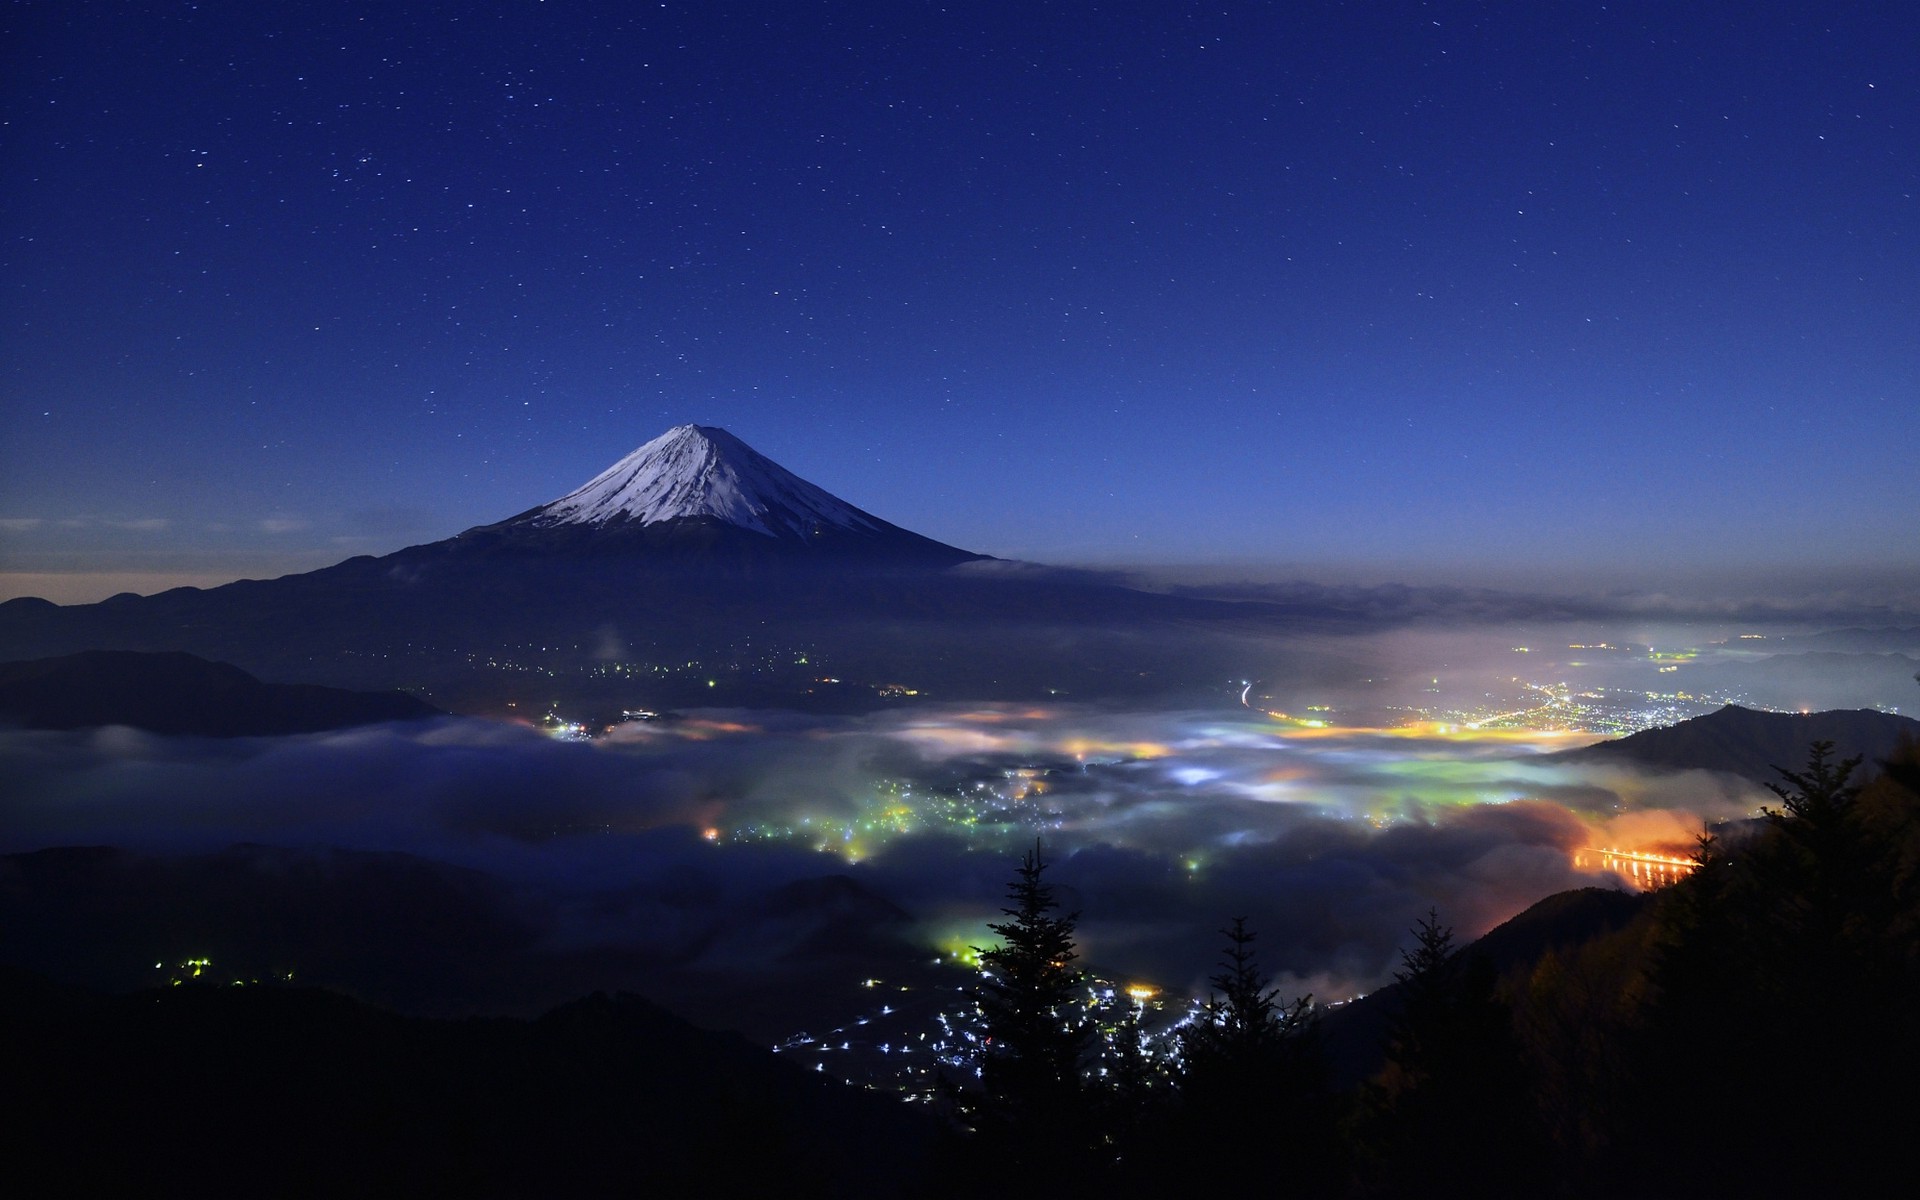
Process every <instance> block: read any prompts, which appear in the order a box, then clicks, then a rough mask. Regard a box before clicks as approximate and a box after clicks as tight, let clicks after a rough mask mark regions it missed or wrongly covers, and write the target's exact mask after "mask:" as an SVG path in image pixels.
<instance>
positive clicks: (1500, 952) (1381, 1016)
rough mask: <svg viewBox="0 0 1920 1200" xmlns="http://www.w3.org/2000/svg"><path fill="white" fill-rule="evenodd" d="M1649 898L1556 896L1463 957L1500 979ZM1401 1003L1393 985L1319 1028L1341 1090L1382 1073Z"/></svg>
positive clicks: (1626, 916) (1588, 891)
mask: <svg viewBox="0 0 1920 1200" xmlns="http://www.w3.org/2000/svg"><path fill="white" fill-rule="evenodd" d="M1651 895H1652V893H1646V892H1621V891H1614V890H1611V889H1608V888H1576V889H1574V890H1572V891H1566V892H1556V893H1554V894H1553V895H1551V896H1548V897H1546V898H1545V899H1543V900H1541V901H1539V902H1538V903H1535V904H1533V905H1531V906H1529V907H1528V908H1527V909H1526V910H1525V911H1523V912H1521V913H1519V914H1518V915H1516V916H1514V917H1511V918H1509V919H1508V920H1506V921H1503V922H1501V923H1500V924H1499V925H1496V926H1495V927H1494V928H1492V929H1490V930H1488V931H1487V932H1486V934H1485V935H1483V936H1482V937H1480V938H1478V939H1477V940H1475V941H1473V942H1471V943H1468V944H1467V945H1465V946H1464V947H1463V948H1462V949H1461V953H1462V954H1463V955H1465V956H1468V957H1472V956H1484V957H1485V958H1486V959H1487V961H1488V962H1489V963H1490V964H1491V965H1492V967H1493V970H1494V973H1495V974H1496V975H1508V974H1510V973H1512V972H1514V971H1517V970H1521V969H1524V968H1528V967H1531V966H1532V965H1533V964H1534V963H1536V962H1538V961H1539V960H1540V958H1541V957H1542V956H1543V955H1545V954H1546V953H1547V952H1548V951H1549V950H1562V951H1564V950H1567V949H1570V948H1573V947H1577V946H1581V945H1584V944H1586V943H1588V942H1591V941H1593V940H1594V939H1596V938H1599V937H1601V936H1603V935H1605V934H1608V933H1611V932H1613V931H1614V930H1616V929H1620V928H1622V927H1623V926H1625V925H1626V924H1627V923H1628V922H1629V921H1631V920H1633V919H1634V918H1635V917H1636V916H1638V915H1639V914H1640V913H1641V912H1643V911H1644V910H1645V908H1646V906H1647V904H1648V903H1649V898H1650V896H1651ZM1456 945H1458V943H1456ZM1401 1004H1402V999H1401V988H1400V985H1399V984H1397V983H1393V984H1388V985H1387V986H1386V987H1383V988H1381V989H1379V990H1378V991H1374V992H1369V993H1368V994H1366V995H1365V996H1362V997H1361V998H1359V999H1358V1000H1354V1001H1352V1002H1351V1003H1348V1004H1343V1005H1341V1006H1340V1007H1339V1008H1336V1009H1333V1010H1331V1011H1330V1012H1328V1013H1327V1014H1326V1017H1325V1018H1324V1019H1323V1021H1322V1022H1321V1028H1322V1032H1323V1033H1324V1035H1325V1037H1326V1044H1327V1052H1328V1056H1329V1058H1330V1059H1331V1061H1332V1065H1333V1073H1334V1077H1335V1080H1336V1081H1337V1083H1338V1084H1339V1085H1340V1086H1342V1087H1350V1086H1353V1085H1355V1084H1357V1083H1359V1082H1360V1081H1361V1080H1363V1079H1365V1078H1367V1077H1368V1076H1370V1075H1372V1074H1373V1073H1374V1072H1376V1071H1378V1070H1379V1069H1380V1067H1381V1065H1382V1064H1383V1063H1384V1062H1385V1053H1386V1044H1387V1030H1388V1028H1389V1027H1390V1026H1391V1025H1392V1023H1393V1018H1394V1014H1395V1013H1397V1012H1399V1011H1400V1008H1401Z"/></svg>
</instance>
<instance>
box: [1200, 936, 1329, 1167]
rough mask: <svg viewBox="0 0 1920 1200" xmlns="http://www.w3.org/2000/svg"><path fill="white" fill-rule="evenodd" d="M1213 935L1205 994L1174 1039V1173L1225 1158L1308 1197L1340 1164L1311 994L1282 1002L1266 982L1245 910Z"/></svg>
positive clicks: (1209, 1164)
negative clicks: (1218, 941)
mask: <svg viewBox="0 0 1920 1200" xmlns="http://www.w3.org/2000/svg"><path fill="white" fill-rule="evenodd" d="M1220 933H1221V936H1223V937H1225V938H1226V939H1227V945H1226V947H1225V949H1224V950H1223V951H1222V955H1223V958H1222V961H1221V962H1220V964H1219V966H1220V969H1219V971H1218V973H1216V974H1215V975H1214V976H1213V977H1212V978H1211V979H1210V980H1209V981H1208V982H1209V983H1211V984H1212V986H1213V989H1214V991H1213V994H1212V995H1211V996H1209V997H1208V1000H1207V1002H1206V1004H1205V1005H1204V1006H1203V1008H1202V1010H1201V1012H1200V1014H1199V1017H1198V1018H1197V1019H1196V1020H1195V1021H1194V1022H1193V1023H1192V1024H1190V1025H1188V1026H1186V1028H1184V1029H1183V1030H1182V1031H1181V1037H1180V1058H1181V1071H1180V1079H1179V1084H1180V1101H1181V1112H1180V1120H1179V1143H1180V1144H1181V1146H1182V1147H1183V1148H1184V1154H1182V1155H1180V1156H1178V1157H1179V1158H1180V1159H1184V1160H1185V1164H1186V1169H1185V1171H1184V1172H1181V1174H1184V1175H1185V1176H1186V1177H1187V1178H1191V1177H1192V1176H1193V1174H1194V1173H1196V1172H1202V1171H1205V1170H1207V1169H1210V1168H1212V1167H1214V1166H1215V1165H1216V1164H1217V1163H1219V1162H1221V1161H1224V1160H1229V1159H1231V1160H1233V1161H1235V1162H1237V1163H1238V1164H1239V1165H1240V1166H1241V1167H1242V1168H1243V1169H1245V1170H1247V1171H1249V1172H1252V1173H1255V1174H1262V1175H1280V1174H1284V1175H1285V1176H1286V1177H1287V1178H1288V1179H1289V1180H1290V1181H1292V1182H1293V1184H1294V1185H1295V1187H1296V1188H1297V1189H1298V1190H1299V1191H1301V1192H1303V1193H1305V1194H1308V1195H1316V1194H1321V1193H1323V1192H1325V1191H1328V1190H1331V1188H1332V1186H1333V1181H1334V1179H1335V1178H1337V1177H1338V1175H1339V1173H1340V1171H1341V1168H1342V1161H1341V1160H1342V1155H1341V1145H1340V1137H1339V1130H1338V1127H1337V1115H1338V1114H1337V1110H1336V1105H1335V1101H1334V1096H1333V1092H1332V1088H1331V1084H1330V1081H1329V1071H1328V1068H1327V1063H1326V1055H1325V1053H1324V1048H1323V1046H1322V1045H1321V1042H1320V1039H1319V1029H1318V1022H1317V1014H1316V1012H1315V1010H1314V1008H1313V1003H1312V998H1311V997H1308V996H1302V997H1300V998H1298V999H1296V1000H1292V1001H1288V1002H1282V1001H1281V1000H1280V999H1279V995H1280V992H1279V989H1278V988H1270V987H1268V986H1267V977H1266V975H1265V973H1264V972H1262V971H1261V969H1260V966H1259V963H1258V961H1257V959H1256V956H1255V954H1254V950H1253V943H1254V938H1255V934H1254V933H1253V931H1252V930H1250V929H1248V928H1247V923H1246V920H1245V918H1242V917H1235V918H1233V920H1232V921H1231V922H1230V923H1229V924H1228V926H1227V928H1225V929H1223V930H1221V931H1220Z"/></svg>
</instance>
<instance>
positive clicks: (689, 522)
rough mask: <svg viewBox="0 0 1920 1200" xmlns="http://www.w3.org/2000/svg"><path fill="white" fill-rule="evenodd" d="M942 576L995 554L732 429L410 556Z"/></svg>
mask: <svg viewBox="0 0 1920 1200" xmlns="http://www.w3.org/2000/svg"><path fill="white" fill-rule="evenodd" d="M434 552H438V553H441V554H446V553H453V554H472V553H476V552H478V553H493V554H498V553H527V552H533V553H539V554H548V555H555V554H576V553H587V554H591V555H594V556H607V555H623V556H636V555H639V556H649V557H654V558H662V557H664V558H687V557H690V556H692V557H704V558H709V559H712V558H716V557H717V558H721V559H733V560H737V559H740V558H742V557H750V558H753V559H757V560H762V561H765V560H771V559H784V560H786V561H787V562H788V563H789V564H800V563H806V562H809V561H814V562H822V561H824V562H833V563H836V564H838V563H846V562H855V563H862V564H866V565H888V566H933V567H944V566H951V565H953V564H955V563H962V562H968V561H971V560H974V559H980V558H984V557H986V556H985V555H980V554H974V553H972V552H970V551H966V550H961V549H959V548H957V547H954V546H949V545H946V544H945V543H943V542H936V541H934V540H933V539H932V538H928V537H922V536H921V535H920V534H917V533H914V532H912V531H911V530H906V529H902V528H900V527H899V526H898V525H893V524H890V523H888V522H886V521H883V520H881V519H880V518H879V517H876V516H874V515H873V514H872V513H869V512H865V511H863V510H861V509H858V508H855V507H854V506H853V505H851V504H848V503H847V502H846V501H844V500H842V499H840V498H839V497H838V496H835V495H833V494H832V493H831V492H828V491H826V490H825V489H824V488H820V487H817V486H815V485H814V484H811V483H808V482H807V481H806V480H804V479H802V478H800V477H799V476H798V475H795V474H794V473H793V472H791V471H789V470H787V469H786V468H785V467H783V466H781V465H780V464H779V463H776V462H774V461H773V460H772V459H770V458H768V457H766V456H765V455H763V454H761V453H759V452H758V451H756V450H754V449H753V447H751V446H749V445H747V444H746V443H745V442H743V441H741V440H740V439H739V438H737V437H735V436H733V435H732V434H731V433H728V432H727V431H726V430H724V429H715V428H711V427H708V426H700V425H681V426H678V427H676V428H674V429H669V430H668V431H667V432H666V433H663V434H661V435H660V436H659V437H657V438H655V439H653V440H652V441H650V442H648V443H647V444H646V445H644V446H641V447H640V448H639V449H638V450H635V451H634V452H633V453H631V454H629V455H627V456H626V457H625V458H622V459H621V460H620V461H619V462H616V463H614V464H613V465H612V466H611V467H608V468H607V469H606V470H605V471H602V472H601V473H600V474H598V475H596V476H594V477H593V478H592V479H590V480H588V481H587V482H586V483H585V484H583V485H581V486H580V487H578V488H576V489H574V490H573V491H571V492H569V493H567V494H566V495H565V496H562V497H560V498H559V499H558V500H554V501H552V502H550V503H547V504H542V505H540V506H538V507H536V508H531V509H528V510H527V511H526V512H523V513H520V514H518V515H517V516H513V517H509V518H507V519H506V520H504V521H499V522H495V523H494V524H492V525H482V526H479V527H477V528H474V529H469V530H467V531H466V532H465V533H462V534H460V535H459V536H458V537H456V538H452V539H450V540H449V541H446V542H440V543H434V544H433V545H431V546H427V547H415V548H413V549H412V550H409V551H403V552H402V553H403V554H407V555H409V556H411V557H414V558H418V557H423V556H426V555H428V554H431V553H434Z"/></svg>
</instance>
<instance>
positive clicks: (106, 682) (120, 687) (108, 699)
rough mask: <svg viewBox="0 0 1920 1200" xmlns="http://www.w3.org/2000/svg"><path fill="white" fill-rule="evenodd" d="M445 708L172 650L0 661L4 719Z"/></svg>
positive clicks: (341, 722)
mask: <svg viewBox="0 0 1920 1200" xmlns="http://www.w3.org/2000/svg"><path fill="white" fill-rule="evenodd" d="M443 715H445V714H443V713H442V712H441V711H440V710H439V709H437V708H435V707H433V706H432V705H430V704H428V703H426V702H425V701H422V700H418V699H416V698H414V697H412V696H409V695H407V694H406V693H405V692H360V691H349V690H346V689H343V688H330V687H319V686H315V685H313V684H274V683H262V682H261V681H260V680H258V679H255V678H254V677H253V676H252V675H249V674H247V673H246V672H245V671H242V670H241V669H240V668H239V667H236V666H232V665H230V664H228V663H220V662H209V661H208V660H206V659H204V658H198V657H196V656H194V655H191V654H185V653H178V652H175V653H159V654H141V653H136V652H133V651H125V650H89V651H86V652H83V653H80V654H70V655H64V656H62V657H58V658H43V659H34V660H30V661H26V662H9V663H0V723H13V724H18V725H23V726H25V727H27V728H29V729H86V728H91V727H94V726H100V725H130V726H133V727H134V728H136V729H145V730H148V731H149V732H152V733H164V734H187V735H194V736H199V737H262V736H271V735H280V734H290V733H320V732H323V731H326V730H330V729H344V728H348V727H350V726H354V725H369V724H374V723H376V722H380V721H410V720H419V719H421V718H424V717H435V716H443Z"/></svg>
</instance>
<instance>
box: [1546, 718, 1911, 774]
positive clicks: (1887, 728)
mask: <svg viewBox="0 0 1920 1200" xmlns="http://www.w3.org/2000/svg"><path fill="white" fill-rule="evenodd" d="M1903 737H1905V738H1916V739H1920V721H1916V720H1914V719H1913V718H1912V717H1902V716H1898V715H1896V714H1894V713H1884V712H1880V711H1878V710H1876V709H1870V708H1860V709H1851V710H1844V709H1836V710H1831V711H1828V712H1816V713H1781V712H1756V711H1755V710H1753V709H1750V708H1741V707H1740V706H1739V705H1736V704H1729V705H1727V706H1726V707H1725V708H1722V709H1721V710H1720V711H1719V712H1714V713H1708V714H1707V715H1706V716H1704V717H1694V718H1693V719H1692V720H1688V721H1682V722H1680V723H1679V724H1677V725H1668V726H1665V727H1663V728H1660V729H1648V730H1644V731H1642V732H1640V733H1634V734H1629V735H1628V736H1626V737H1623V738H1615V739H1614V740H1612V741H1606V742H1598V743H1595V744H1594V745H1591V746H1584V747H1582V748H1580V749H1578V750H1569V751H1565V752H1564V753H1562V754H1559V755H1555V756H1554V757H1557V758H1570V759H1578V760H1584V761H1588V762H1626V763H1630V764H1637V765H1643V766H1650V767H1664V768H1666V769H1668V770H1675V771H1684V770H1704V771H1725V772H1727V773H1728V774H1731V775H1742V776H1745V777H1746V778H1748V779H1754V780H1758V781H1760V782H1763V783H1771V782H1777V781H1778V780H1779V778H1780V776H1779V774H1778V773H1777V772H1775V771H1774V769H1773V768H1774V767H1776V766H1781V767H1786V768H1788V769H1789V770H1799V769H1800V767H1801V766H1802V765H1804V764H1805V763H1806V761H1807V748H1808V747H1809V746H1810V745H1812V744H1813V743H1814V742H1832V743H1833V748H1834V756H1835V757H1836V758H1851V757H1853V756H1854V755H1856V754H1857V755H1861V756H1862V757H1864V758H1865V759H1866V761H1867V764H1868V765H1867V768H1866V772H1865V773H1866V774H1868V775H1870V774H1871V773H1872V771H1873V766H1872V764H1874V763H1876V762H1877V761H1879V760H1880V759H1883V758H1885V757H1887V756H1888V755H1889V754H1891V753H1892V752H1893V748H1894V747H1895V746H1896V745H1897V744H1898V743H1899V741H1900V739H1901V738H1903Z"/></svg>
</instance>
